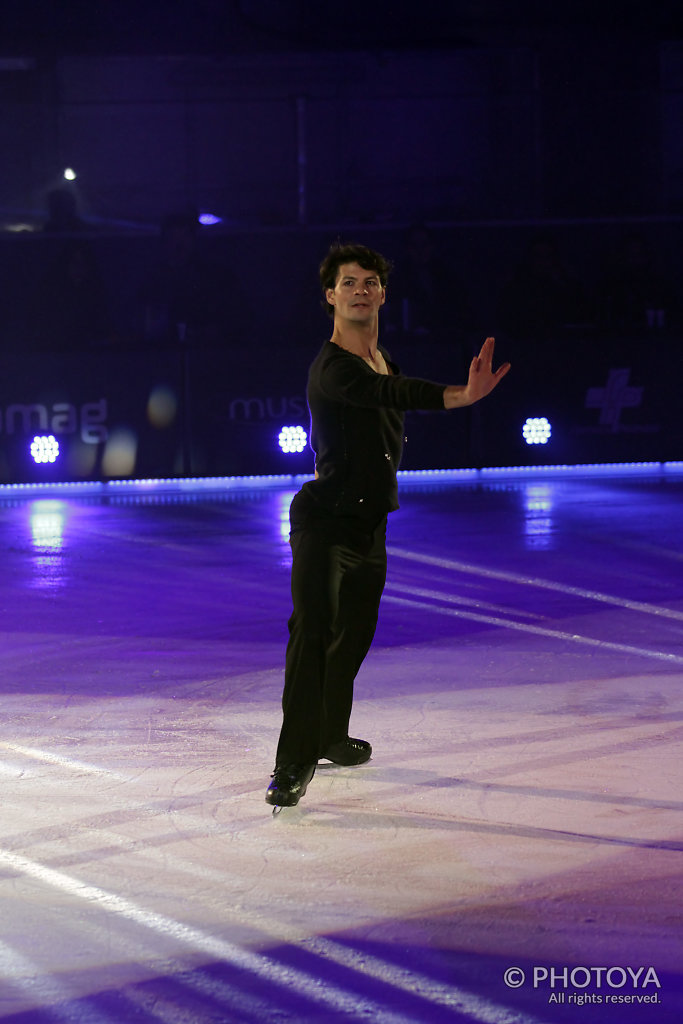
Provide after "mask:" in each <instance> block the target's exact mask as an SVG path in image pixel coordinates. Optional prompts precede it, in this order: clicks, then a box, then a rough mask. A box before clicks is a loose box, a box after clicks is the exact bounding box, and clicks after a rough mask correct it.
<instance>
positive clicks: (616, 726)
mask: <svg viewBox="0 0 683 1024" xmlns="http://www.w3.org/2000/svg"><path fill="white" fill-rule="evenodd" d="M292 494H293V485H286V484H282V485H279V486H275V485H273V486H271V487H267V488H258V487H256V486H254V487H251V486H246V485H242V486H239V487H220V486H216V488H215V490H213V489H211V488H210V487H208V486H206V485H204V486H198V487H196V488H193V487H192V486H189V485H188V486H187V487H184V488H181V489H177V490H172V489H171V490H169V491H164V489H163V488H161V487H155V486H150V487H149V488H147V489H145V487H138V488H129V489H126V488H124V487H121V488H118V489H116V488H111V487H110V488H104V489H103V491H102V493H93V494H89V493H80V492H76V493H69V492H68V491H60V490H56V491H55V492H54V493H52V492H44V491H30V490H28V491H22V490H21V489H19V490H16V491H15V490H13V489H11V488H3V489H2V491H1V492H0V543H1V545H2V565H3V571H2V577H1V579H0V607H1V608H2V621H1V627H0V628H1V631H2V636H1V644H2V673H1V678H2V682H1V688H2V702H1V705H0V712H1V727H0V826H1V836H0V896H1V900H2V902H1V907H2V914H1V916H0V1019H2V1020H3V1021H12V1022H17V1024H19V1022H21V1024H51V1022H55V1024H65V1022H70V1024H71V1022H73V1024H126V1022H128V1021H134V1022H138V1021H139V1022H145V1024H153V1022H163V1024H209V1022H211V1024H219V1022H220V1024H223V1022H228V1024H252V1022H253V1024H271V1022H274V1024H319V1022H320V1024H323V1022H324V1024H337V1022H347V1021H352V1022H367V1024H414V1022H419V1024H442V1022H443V1024H445V1022H456V1021H457V1022H461V1021H462V1022H471V1024H556V1022H557V1024H564V1022H581V1024H643V1022H645V1024H664V1022H666V1024H668V1022H674V1021H676V1022H678V1021H680V1020H681V1019H683V899H682V889H683V885H682V877H683V873H682V870H681V868H682V864H683V817H682V814H681V812H682V810H683V786H682V785H681V776H682V774H683V771H682V764H683V758H682V757H681V737H682V735H683V728H682V725H681V718H682V714H683V685H682V684H683V504H682V502H683V473H681V472H674V473H664V472H657V471H654V470H653V471H652V472H650V473H646V472H639V473H637V472H632V473H623V474H622V473H616V474H601V473H600V474H599V473H593V474H591V475H586V476H584V475H581V474H580V473H579V474H567V475H562V474H554V473H549V474H546V475H544V474H528V475H524V474H517V475H505V474H501V475H499V476H497V477H496V476H495V475H492V476H488V477H486V478H482V477H481V476H475V477H473V478H472V479H469V478H467V477H465V478H463V479H459V480H454V481H451V480H449V479H448V478H444V479H443V480H441V481H439V480H438V479H437V481H436V482H433V481H432V480H431V478H425V479H424V480H422V479H421V478H419V477H417V478H411V479H410V480H405V481H403V482H402V486H401V505H402V507H401V510H400V511H399V512H397V513H395V514H392V516H391V517H390V523H389V534H388V536H389V552H390V560H389V577H388V583H387V588H386V592H385V597H384V602H383V606H382V614H381V619H380V625H379V628H378V632H377V636H376V640H375V645H374V647H373V650H372V652H371V654H370V656H369V657H368V659H367V661H366V663H365V665H364V666H363V668H362V670H361V673H360V675H359V677H358V681H357V688H356V703H355V707H354V715H353V721H352V726H353V728H352V734H353V735H356V736H360V737H362V738H364V739H368V740H370V741H371V742H372V744H373V747H374V753H373V758H372V760H371V761H370V762H369V764H367V765H364V766H362V767H359V768H338V767H333V766H331V765H327V766H326V765H324V764H321V765H320V766H319V768H318V771H317V773H316V775H315V778H314V779H313V782H312V783H311V785H310V787H309V790H308V793H307V794H306V796H305V797H304V799H303V800H302V802H301V804H300V805H299V806H298V807H297V808H293V809H286V810H283V811H282V812H281V813H280V814H279V815H276V816H274V815H272V814H271V809H270V808H269V807H268V806H267V805H266V803H265V801H264V793H265V789H266V786H267V784H268V781H269V775H270V772H271V771H272V768H273V756H274V750H275V744H276V740H277V735H278V731H279V725H280V709H279V701H280V692H281V687H282V676H283V672H282V665H283V655H284V646H285V643H286V621H287V618H288V615H289V612H290V598H289V549H288V544H287V509H288V505H289V501H290V500H291V497H292Z"/></svg>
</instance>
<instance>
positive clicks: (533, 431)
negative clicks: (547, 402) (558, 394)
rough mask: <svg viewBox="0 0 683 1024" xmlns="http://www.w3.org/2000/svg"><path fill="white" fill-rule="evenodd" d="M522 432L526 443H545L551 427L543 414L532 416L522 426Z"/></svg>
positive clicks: (548, 438)
mask: <svg viewBox="0 0 683 1024" xmlns="http://www.w3.org/2000/svg"><path fill="white" fill-rule="evenodd" d="M522 434H523V435H524V440H525V441H526V443H527V444H547V443H548V441H549V440H550V435H551V434H552V427H551V426H550V423H549V422H548V420H547V419H546V418H545V416H532V417H531V418H530V419H528V420H527V421H526V423H525V424H524V426H523V427H522Z"/></svg>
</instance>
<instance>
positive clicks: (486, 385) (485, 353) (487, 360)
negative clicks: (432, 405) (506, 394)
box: [443, 338, 510, 409]
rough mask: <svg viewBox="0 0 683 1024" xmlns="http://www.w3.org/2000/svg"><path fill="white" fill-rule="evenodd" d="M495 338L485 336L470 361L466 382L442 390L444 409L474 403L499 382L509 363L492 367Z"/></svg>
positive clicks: (487, 393) (508, 367)
mask: <svg viewBox="0 0 683 1024" xmlns="http://www.w3.org/2000/svg"><path fill="white" fill-rule="evenodd" d="M494 347H495V339H494V338H487V339H486V341H485V342H484V344H483V345H482V347H481V351H480V353H479V355H478V356H475V357H474V358H473V360H472V362H471V363H470V371H469V375H468V378H467V384H465V385H462V384H452V385H449V386H448V387H447V388H446V389H445V390H444V395H443V402H444V407H445V408H446V409H455V408H457V407H458V406H464V405H474V403H475V402H478V401H479V400H480V399H482V398H485V397H486V395H489V394H490V393H491V392H492V391H493V389H494V388H495V387H496V386H497V385H498V384H499V383H500V381H501V380H502V379H503V377H504V376H505V374H506V373H507V372H508V370H509V369H510V364H509V363H503V365H502V366H499V367H498V369H497V370H494V369H493V349H494Z"/></svg>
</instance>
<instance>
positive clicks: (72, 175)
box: [64, 167, 76, 181]
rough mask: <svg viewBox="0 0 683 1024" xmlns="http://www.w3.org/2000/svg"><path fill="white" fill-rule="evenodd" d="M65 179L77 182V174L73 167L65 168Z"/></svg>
mask: <svg viewBox="0 0 683 1024" xmlns="http://www.w3.org/2000/svg"><path fill="white" fill-rule="evenodd" d="M64 177H65V178H66V180H67V181H75V180H76V172H75V171H74V169H73V167H65V168H64Z"/></svg>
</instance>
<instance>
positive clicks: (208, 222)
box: [199, 213, 223, 227]
mask: <svg viewBox="0 0 683 1024" xmlns="http://www.w3.org/2000/svg"><path fill="white" fill-rule="evenodd" d="M199 223H200V224H203V225H204V227H211V226H212V225H214V224H222V223H223V218H222V217H217V216H216V214H215V213H200V214H199Z"/></svg>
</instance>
